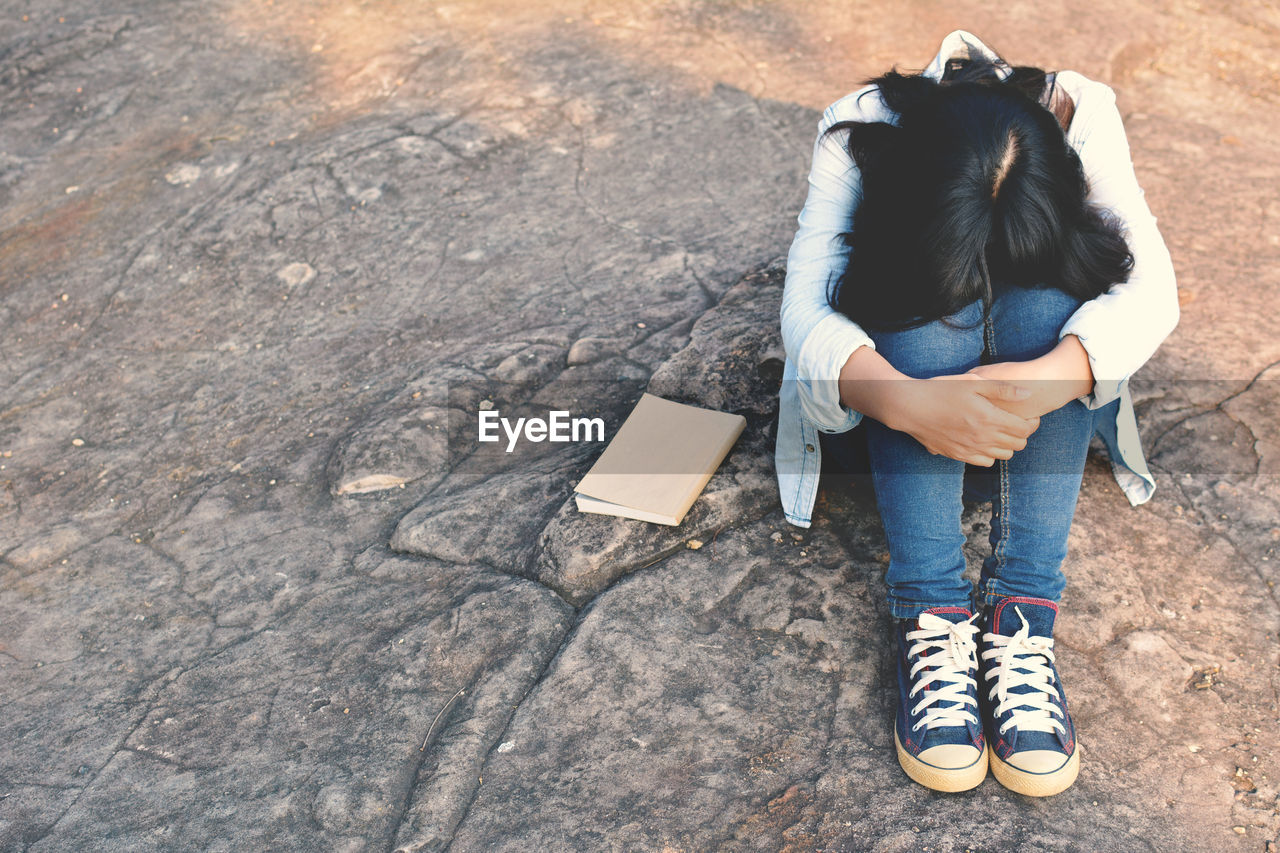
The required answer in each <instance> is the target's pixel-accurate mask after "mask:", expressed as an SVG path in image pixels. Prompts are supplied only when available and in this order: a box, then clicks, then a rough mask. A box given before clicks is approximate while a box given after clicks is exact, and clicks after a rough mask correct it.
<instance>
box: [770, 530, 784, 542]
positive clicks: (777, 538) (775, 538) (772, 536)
mask: <svg viewBox="0 0 1280 853" xmlns="http://www.w3.org/2000/svg"><path fill="white" fill-rule="evenodd" d="M769 538H770V539H772V540H773V541H774V542H781V541H782V534H781V533H779V532H778V531H776V530H775V531H773V532H772V533H770V534H769Z"/></svg>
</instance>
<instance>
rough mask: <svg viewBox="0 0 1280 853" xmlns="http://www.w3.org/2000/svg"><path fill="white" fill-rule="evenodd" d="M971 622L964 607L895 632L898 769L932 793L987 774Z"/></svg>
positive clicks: (934, 613) (935, 611)
mask: <svg viewBox="0 0 1280 853" xmlns="http://www.w3.org/2000/svg"><path fill="white" fill-rule="evenodd" d="M974 619H975V617H974V615H973V614H972V613H970V612H969V610H968V608H964V607H934V608H931V609H929V610H926V611H924V612H923V613H921V614H920V616H919V618H918V619H913V620H902V621H900V622H899V623H898V625H897V628H896V630H895V633H896V634H897V645H898V719H897V722H896V724H895V726H894V732H893V739H894V742H895V744H896V745H897V747H898V763H900V764H901V765H902V769H903V770H905V771H906V772H907V775H908V776H910V777H911V778H912V779H914V780H915V781H917V782H919V783H920V784H921V785H924V786H925V787H926V788H932V789H933V790H935V791H967V790H969V789H970V788H974V787H976V786H977V785H979V784H980V783H981V782H982V780H983V779H985V778H986V776H987V744H986V740H985V739H984V737H983V732H982V723H981V722H980V720H979V711H978V680H977V677H978V640H977V634H978V630H979V629H978V626H977V625H975V624H974Z"/></svg>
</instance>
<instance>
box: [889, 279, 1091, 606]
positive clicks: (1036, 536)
mask: <svg viewBox="0 0 1280 853" xmlns="http://www.w3.org/2000/svg"><path fill="white" fill-rule="evenodd" d="M1079 305H1080V302H1079V301H1078V300H1076V299H1075V298H1073V297H1071V296H1069V295H1067V294H1065V293H1063V292H1062V291H1060V290H1057V289H1054V288H1041V289H1034V290H1031V289H1024V288H1019V287H1008V288H1004V289H1001V290H998V291H997V292H996V295H995V297H994V299H993V302H992V306H991V311H990V314H989V316H988V318H987V320H986V322H985V323H984V322H983V320H982V313H983V312H982V309H983V304H982V302H981V301H979V302H974V303H972V304H970V305H968V306H966V307H965V308H963V309H962V310H961V311H959V312H958V313H956V314H954V315H952V316H951V317H949V318H947V320H948V321H949V323H950V325H948V323H944V322H943V321H935V322H932V323H929V324H927V325H924V326H920V327H917V328H914V329H908V330H906V331H900V332H885V333H878V332H871V333H870V334H871V337H872V339H873V340H874V341H875V345H876V349H877V351H878V352H879V353H880V354H881V355H883V356H884V357H885V358H886V359H887V360H888V361H889V363H890V364H892V365H893V366H894V367H896V368H897V369H898V370H900V371H902V372H903V373H905V374H907V375H908V376H912V377H915V378H921V379H923V378H929V377H932V376H940V375H944V374H955V373H964V372H966V371H968V370H970V369H971V368H973V367H976V366H977V365H979V364H984V363H991V362H998V361H1026V360H1028V359H1032V358H1037V357H1039V356H1041V355H1044V354H1045V353H1047V352H1049V350H1051V349H1053V347H1054V346H1056V345H1057V343H1058V333H1059V331H1060V330H1061V329H1062V327H1063V324H1064V323H1065V322H1066V321H1067V318H1069V317H1070V316H1071V315H1072V313H1074V312H1075V310H1076V308H1078V307H1079ZM1093 418H1094V413H1093V412H1092V411H1090V410H1089V409H1088V408H1087V407H1086V406H1085V405H1084V404H1083V403H1081V402H1080V401H1079V400H1072V401H1071V402H1069V403H1067V404H1066V405H1065V406H1063V407H1062V408H1060V409H1057V410H1056V411H1053V412H1050V413H1048V414H1046V415H1044V416H1043V417H1041V419H1040V426H1039V428H1038V429H1037V430H1036V431H1035V432H1034V433H1032V434H1031V436H1030V437H1029V438H1028V439H1027V445H1026V447H1025V448H1023V449H1022V450H1020V451H1018V452H1016V453H1014V454H1013V457H1012V458H1011V459H1009V460H997V461H996V463H995V465H993V466H992V467H990V468H985V469H984V468H979V467H977V466H966V465H965V463H963V462H960V461H958V460H955V459H951V458H949V457H946V456H941V455H934V454H931V453H930V452H929V451H927V450H926V449H925V448H924V446H923V445H921V444H920V443H919V442H918V441H916V440H915V439H914V438H912V437H911V436H910V435H907V434H906V433H903V432H897V431H895V430H892V429H889V428H888V427H886V426H884V425H883V424H881V423H880V422H878V421H876V420H874V419H872V418H867V419H866V421H865V425H866V430H867V432H866V440H867V451H868V454H869V461H870V467H871V475H872V482H873V483H874V485H875V493H876V503H877V505H878V507H879V510H880V518H881V521H882V522H883V524H884V531H885V537H886V539H887V540H888V543H889V568H888V571H887V573H886V578H885V579H886V582H887V584H888V587H889V610H890V613H891V615H892V616H894V617H895V618H914V617H916V616H918V615H919V613H920V612H921V611H922V610H926V609H928V608H931V607H939V606H963V607H970V606H972V601H971V599H972V594H973V591H972V588H971V585H970V584H969V582H968V581H967V580H965V578H964V576H963V572H964V568H965V560H964V552H963V546H964V543H965V535H964V532H963V531H962V529H961V522H960V516H961V512H962V509H963V505H962V503H961V496H962V492H963V490H965V489H966V486H967V487H968V488H969V489H970V490H972V489H973V488H974V487H975V485H976V486H978V487H979V488H980V489H981V490H982V491H983V492H985V493H986V494H987V495H989V496H990V499H991V501H992V517H991V535H990V543H991V554H990V555H989V556H987V557H986V559H985V560H984V561H983V564H982V572H981V578H980V581H979V588H978V595H979V596H980V598H981V601H982V602H983V603H985V604H988V605H993V604H995V603H996V602H997V601H998V600H999V599H1000V598H1002V597H1004V596H1030V597H1033V598H1047V599H1049V600H1052V601H1057V600H1058V599H1059V597H1060V596H1061V594H1062V589H1063V586H1064V585H1065V582H1066V581H1065V578H1064V577H1063V574H1062V570H1061V567H1062V561H1063V559H1064V558H1065V557H1066V553H1067V534H1068V533H1069V532H1070V529H1071V520H1072V516H1073V515H1074V514H1075V506H1076V498H1077V496H1078V495H1079V492H1080V481H1081V477H1082V476H1083V473H1084V463H1085V456H1086V454H1087V452H1088V449H1089V439H1090V437H1091V436H1092V434H1093V425H1094V421H1093ZM966 467H968V469H969V474H970V477H969V478H968V481H967V482H966V476H965V474H966ZM974 474H977V475H979V476H978V477H977V478H976V479H977V480H978V481H979V482H977V483H975V477H974V476H973V475H974Z"/></svg>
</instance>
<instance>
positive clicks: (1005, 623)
mask: <svg viewBox="0 0 1280 853" xmlns="http://www.w3.org/2000/svg"><path fill="white" fill-rule="evenodd" d="M1057 615H1058V605H1056V604H1054V603H1053V602H1052V601H1050V600H1048V599H1047V598H1024V597H1011V598H1005V599H1003V600H1002V601H1001V602H1000V603H999V604H997V605H996V606H995V609H994V610H993V611H992V612H991V618H990V624H989V626H988V627H989V629H990V630H989V631H987V632H986V633H984V634H983V635H982V673H983V683H984V685H985V686H984V691H985V693H986V695H985V696H984V697H983V699H984V701H983V713H982V716H983V721H984V723H985V726H986V735H987V740H988V741H989V742H990V744H991V772H992V773H993V774H995V777H996V780H997V781H998V782H999V783H1000V784H1001V785H1004V786H1005V787H1006V788H1008V789H1009V790H1011V791H1017V792H1018V793H1019V794H1026V795H1027V796H1029V797H1047V796H1049V795H1051V794H1057V793H1060V792H1061V791H1064V790H1066V789H1067V788H1068V787H1070V786H1071V783H1072V782H1074V781H1075V780H1076V775H1077V774H1078V773H1079V772H1080V750H1079V745H1078V744H1077V743H1076V731H1075V727H1074V726H1073V725H1072V724H1071V715H1070V714H1069V713H1067V698H1066V695H1065V694H1064V693H1063V692H1062V682H1061V680H1060V679H1059V678H1058V670H1057V667H1055V666H1054V662H1053V620H1054V618H1055V617H1056V616H1057Z"/></svg>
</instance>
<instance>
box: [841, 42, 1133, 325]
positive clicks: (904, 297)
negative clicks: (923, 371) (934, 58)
mask: <svg viewBox="0 0 1280 853" xmlns="http://www.w3.org/2000/svg"><path fill="white" fill-rule="evenodd" d="M1046 79H1047V78H1046V74H1045V72H1044V71H1042V70H1040V69H1038V68H1030V67H1018V68H1014V69H1012V72H1011V73H1010V74H1009V75H1008V76H1007V77H1006V78H1005V79H1003V80H1002V79H1001V78H1000V76H999V74H998V73H997V68H996V66H995V65H993V64H992V63H990V62H986V61H984V60H980V59H972V60H959V61H955V60H953V61H952V62H951V63H949V64H948V67H947V71H946V73H945V74H944V75H943V78H942V80H941V81H935V80H932V79H930V78H927V77H923V76H920V75H904V74H900V73H898V72H897V71H890V72H888V73H887V74H884V75H882V76H880V77H876V78H874V79H872V80H869V81H868V82H869V83H872V84H874V85H875V86H876V87H877V88H878V89H879V93H880V96H881V98H882V99H883V101H884V104H885V106H887V107H888V108H889V110H890V111H892V112H893V113H894V115H895V117H896V119H897V121H896V123H892V124H890V123H879V122H841V123H838V124H835V125H833V126H832V127H831V128H830V130H829V131H828V132H829V133H834V132H837V131H841V130H848V131H849V137H848V141H847V143H846V144H847V148H848V152H849V155H850V156H851V157H852V158H853V160H854V161H855V162H856V163H857V165H858V168H859V170H860V171H861V176H862V197H861V200H860V202H859V204H858V207H857V209H856V211H855V213H854V216H853V219H852V222H851V223H850V228H849V231H848V232H847V233H846V235H845V239H846V241H847V242H848V244H849V246H850V248H851V251H850V256H849V263H848V266H847V267H846V269H845V271H844V273H843V275H841V276H840V277H839V278H838V279H837V280H836V281H835V282H834V283H833V286H832V287H831V289H830V293H829V300H830V303H831V305H832V307H833V308H835V309H836V310H837V311H840V312H841V313H842V314H844V315H846V316H848V317H849V318H850V319H852V320H854V321H855V322H857V323H859V324H860V325H863V326H865V327H867V328H871V329H882V330H891V329H905V328H910V327H912V326H918V325H921V324H924V323H927V322H931V321H933V320H938V319H942V318H946V317H949V316H950V315H952V314H954V313H956V312H957V311H959V310H960V309H961V308H963V307H964V306H966V305H968V304H970V303H972V302H974V301H977V300H979V299H982V300H983V305H984V318H985V316H986V314H987V312H988V311H989V310H990V304H991V300H992V298H993V296H994V291H995V290H996V289H998V288H1001V287H1005V286H1016V287H1056V288H1058V289H1060V290H1062V291H1065V292H1066V293H1068V294H1071V295H1072V296H1075V297H1077V298H1078V299H1080V300H1082V301H1087V300H1089V299H1093V298H1094V297H1096V296H1098V295H1099V294H1102V293H1105V292H1106V291H1107V290H1108V289H1109V288H1110V287H1111V286H1112V285H1113V284H1116V283H1118V282H1122V281H1126V280H1127V279H1128V277H1129V272H1130V270H1131V269H1132V267H1133V255H1132V254H1131V253H1130V252H1129V248H1128V246H1127V244H1126V243H1125V240H1124V237H1123V235H1122V234H1121V232H1120V228H1119V226H1118V224H1117V223H1116V222H1115V221H1113V220H1112V219H1110V218H1109V217H1108V215H1107V214H1106V213H1105V212H1104V211H1102V210H1100V209H1098V208H1096V207H1094V206H1093V205H1091V204H1089V203H1088V201H1087V198H1088V195H1089V186H1088V182H1087V180H1086V178H1085V175H1084V169H1083V167H1082V166H1081V163H1080V158H1079V157H1078V156H1077V155H1076V153H1075V151H1074V150H1073V149H1072V147H1071V145H1070V144H1069V143H1068V142H1067V138H1066V134H1065V132H1064V131H1063V127H1062V125H1061V124H1059V118H1057V117H1055V115H1054V113H1053V112H1051V111H1050V109H1048V108H1047V107H1046V106H1043V105H1042V100H1043V98H1044V96H1045V93H1046ZM1055 80H1056V78H1055Z"/></svg>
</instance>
